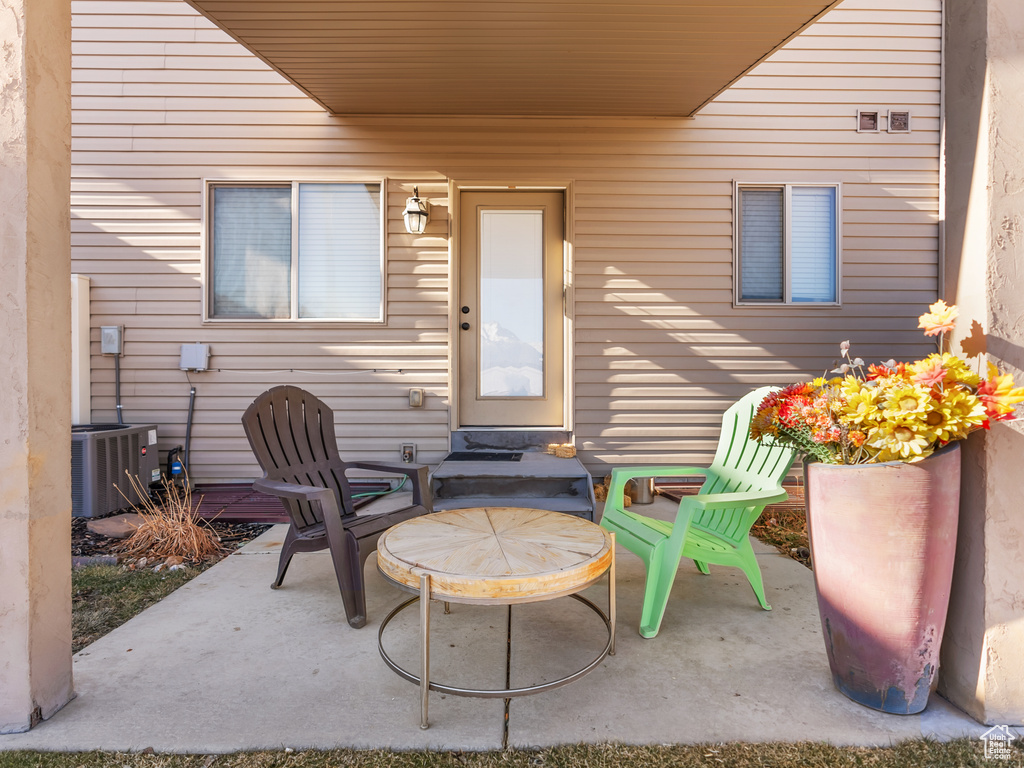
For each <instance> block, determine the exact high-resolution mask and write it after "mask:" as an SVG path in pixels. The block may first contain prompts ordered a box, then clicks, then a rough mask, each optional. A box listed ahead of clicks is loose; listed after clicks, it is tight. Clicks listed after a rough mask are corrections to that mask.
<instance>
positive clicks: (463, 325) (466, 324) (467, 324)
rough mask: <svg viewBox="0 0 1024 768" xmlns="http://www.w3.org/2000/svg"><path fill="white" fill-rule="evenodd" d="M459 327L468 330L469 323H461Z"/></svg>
mask: <svg viewBox="0 0 1024 768" xmlns="http://www.w3.org/2000/svg"><path fill="white" fill-rule="evenodd" d="M459 327H460V328H461V329H462V330H464V331H468V330H469V323H463V324H462V325H460V326H459Z"/></svg>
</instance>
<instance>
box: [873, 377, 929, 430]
mask: <svg viewBox="0 0 1024 768" xmlns="http://www.w3.org/2000/svg"><path fill="white" fill-rule="evenodd" d="M884 397H885V403H884V407H883V411H884V413H885V417H886V418H887V419H896V420H897V421H903V420H908V419H910V420H914V421H922V422H923V421H924V417H925V415H926V414H927V413H928V411H930V410H931V400H932V397H931V393H930V392H929V391H928V390H927V389H925V388H924V387H922V386H919V385H917V384H909V383H908V384H897V385H896V386H894V387H891V388H886V389H885V390H884Z"/></svg>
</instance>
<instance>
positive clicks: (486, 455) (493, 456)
mask: <svg viewBox="0 0 1024 768" xmlns="http://www.w3.org/2000/svg"><path fill="white" fill-rule="evenodd" d="M521 458H523V454H522V453H511V452H509V451H452V452H451V453H449V454H448V455H447V456H445V457H444V460H445V461H519V460H520V459H521Z"/></svg>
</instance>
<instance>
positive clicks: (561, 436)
mask: <svg viewBox="0 0 1024 768" xmlns="http://www.w3.org/2000/svg"><path fill="white" fill-rule="evenodd" d="M569 438H570V436H569V433H568V432H563V431H560V430H550V429H479V430H476V429H460V430H458V431H456V432H452V450H453V451H540V452H541V453H543V452H544V451H546V450H547V447H548V445H550V444H551V443H567V442H569Z"/></svg>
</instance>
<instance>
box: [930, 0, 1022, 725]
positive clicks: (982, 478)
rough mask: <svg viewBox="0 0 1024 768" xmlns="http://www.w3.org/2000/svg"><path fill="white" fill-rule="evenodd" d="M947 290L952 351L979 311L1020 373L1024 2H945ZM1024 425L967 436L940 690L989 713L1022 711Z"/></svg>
mask: <svg viewBox="0 0 1024 768" xmlns="http://www.w3.org/2000/svg"><path fill="white" fill-rule="evenodd" d="M946 36H947V41H946V63H945V72H946V116H947V119H946V146H947V153H946V155H947V156H946V174H947V187H946V188H947V195H946V224H945V229H946V268H947V274H946V293H947V298H948V299H949V300H950V301H953V302H956V303H957V304H958V305H959V307H960V310H961V323H960V325H959V327H958V329H957V333H956V334H955V335H954V338H953V344H954V351H960V350H961V346H960V342H961V340H962V339H964V337H966V336H968V335H971V334H972V323H973V322H977V323H978V324H979V326H980V328H981V329H982V330H983V331H984V333H985V335H986V345H987V349H988V357H989V359H990V360H991V361H992V362H994V363H995V364H996V365H998V366H999V368H1000V369H1002V370H1004V371H1007V372H1011V373H1013V374H1014V377H1015V379H1016V380H1017V382H1018V383H1020V382H1022V381H1024V290H1022V288H1024V284H1022V280H1021V275H1020V273H1019V269H1020V267H1019V265H1020V264H1021V263H1022V260H1024V214H1022V211H1024V135H1022V133H1021V131H1020V126H1021V125H1024V104H1022V102H1021V100H1020V93H1021V92H1022V90H1024V71H1022V70H1021V69H1020V64H1019V62H1020V59H1021V56H1022V55H1024V43H1022V41H1024V5H1022V4H1021V3H1020V2H1019V0H950V2H949V3H948V4H947V7H946ZM1022 456H1024V428H1022V427H1021V425H1020V423H1013V424H997V425H995V426H994V427H993V429H992V431H991V432H990V433H988V434H985V435H975V436H974V437H972V438H971V439H970V440H969V441H967V446H966V451H965V454H964V467H963V481H962V487H961V499H962V500H961V520H960V526H959V532H958V547H957V549H958V551H957V564H956V571H955V573H954V584H953V594H952V600H951V604H950V614H949V619H948V621H947V625H946V637H945V640H944V643H943V653H942V667H941V683H940V686H941V690H942V692H943V693H944V694H945V695H947V696H948V697H949V698H951V699H952V700H953V701H954V702H955V703H956V704H957V705H959V706H960V707H962V708H963V709H965V710H966V711H967V712H969V713H970V714H971V715H973V716H974V717H976V718H978V719H979V720H982V721H983V722H986V723H989V724H993V725H994V724H1020V723H1021V722H1022V721H1024V578H1022V576H1024V508H1022V506H1021V499H1022V498H1024V473H1021V471H1020V462H1021V457H1022Z"/></svg>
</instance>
